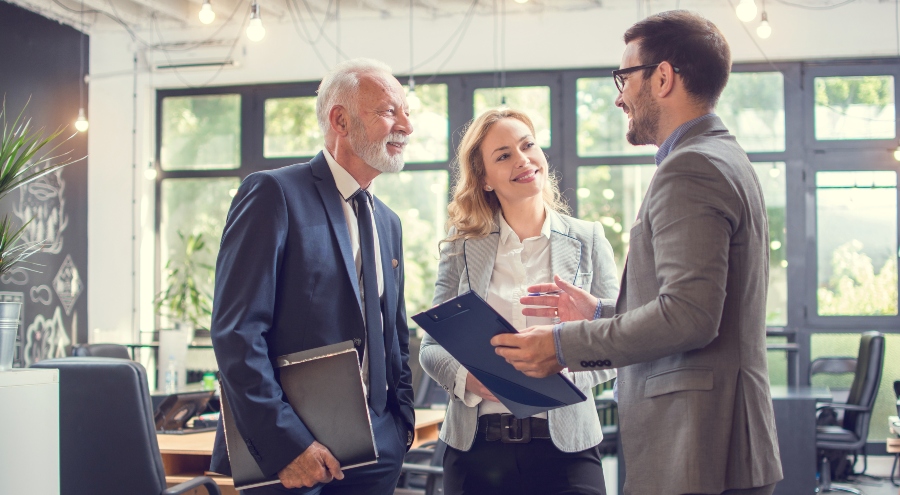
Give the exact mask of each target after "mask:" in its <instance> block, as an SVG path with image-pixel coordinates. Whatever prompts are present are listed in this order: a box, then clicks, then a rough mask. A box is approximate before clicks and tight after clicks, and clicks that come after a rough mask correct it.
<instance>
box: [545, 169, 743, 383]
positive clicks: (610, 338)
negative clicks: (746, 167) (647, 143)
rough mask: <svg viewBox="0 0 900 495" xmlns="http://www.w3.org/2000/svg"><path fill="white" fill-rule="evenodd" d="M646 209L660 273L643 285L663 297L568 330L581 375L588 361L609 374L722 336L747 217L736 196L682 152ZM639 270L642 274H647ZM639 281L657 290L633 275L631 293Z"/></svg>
mask: <svg viewBox="0 0 900 495" xmlns="http://www.w3.org/2000/svg"><path fill="white" fill-rule="evenodd" d="M645 202H646V205H647V207H648V210H647V221H646V222H645V225H643V230H642V232H641V234H640V235H642V236H651V237H650V239H649V240H650V245H651V246H652V253H653V254H652V256H653V259H652V262H653V264H654V268H655V272H654V271H653V270H649V273H646V274H645V277H651V276H655V278H656V283H658V285H659V291H658V295H657V296H656V297H655V298H654V299H652V300H651V301H649V302H647V303H646V304H644V305H643V306H640V307H637V308H629V311H628V312H626V313H624V314H620V315H616V316H615V317H613V318H603V319H600V320H595V321H587V322H571V323H567V324H565V326H564V327H563V329H562V331H561V332H560V341H561V344H562V346H561V347H562V350H563V355H564V356H565V357H566V361H567V363H568V364H570V365H574V366H575V367H576V368H577V367H578V363H579V362H580V361H581V360H582V359H585V360H592V359H593V360H596V359H603V360H608V361H609V362H610V367H622V366H627V365H630V364H635V363H640V362H647V361H652V360H655V359H659V358H662V357H665V356H668V355H672V354H679V353H684V352H687V351H690V350H693V349H699V348H702V347H705V346H706V345H707V344H709V343H710V342H712V340H713V339H715V338H716V336H718V328H719V323H720V320H721V317H722V308H723V305H724V301H725V284H726V281H727V278H728V256H729V249H730V242H731V237H732V235H733V233H734V229H735V226H736V225H738V223H739V222H740V221H741V215H742V213H741V207H740V203H739V202H738V201H737V197H736V193H735V192H734V190H733V188H732V186H731V184H730V183H729V182H728V181H727V180H726V179H725V177H724V176H723V175H722V173H721V172H720V171H719V170H718V169H717V168H716V167H715V165H714V164H713V163H712V162H711V161H710V159H709V158H707V157H706V156H705V155H702V154H700V153H696V152H683V153H680V154H679V155H678V156H677V157H676V156H671V155H670V159H669V160H667V161H666V162H665V163H663V164H662V165H661V166H660V167H659V169H658V170H657V172H656V176H655V177H654V179H653V185H652V186H651V189H650V191H648V195H647V199H646V200H645ZM636 241H637V240H636V239H635V238H632V243H634V242H636ZM632 254H634V248H632ZM640 262H641V260H634V263H635V266H636V268H637V269H638V271H641V270H643V271H645V272H646V271H647V266H646V265H644V268H641V267H640V266H638V265H637V264H638V263H640ZM647 262H649V260H648V261H647ZM632 277H634V278H632ZM641 280H644V281H643V282H641ZM633 281H635V282H636V283H645V284H649V283H651V282H652V280H650V281H648V279H647V278H644V279H639V278H638V275H637V274H634V275H632V274H631V273H629V279H628V284H629V290H638V288H637V287H632V285H633V284H632V282H633ZM653 289H654V290H655V285H654V287H653Z"/></svg>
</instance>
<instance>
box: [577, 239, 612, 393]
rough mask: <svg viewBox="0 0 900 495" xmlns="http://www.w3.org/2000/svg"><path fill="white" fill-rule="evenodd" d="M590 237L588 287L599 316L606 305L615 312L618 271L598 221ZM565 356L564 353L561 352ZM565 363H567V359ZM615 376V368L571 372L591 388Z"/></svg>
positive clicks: (604, 310) (605, 309) (603, 315)
mask: <svg viewBox="0 0 900 495" xmlns="http://www.w3.org/2000/svg"><path fill="white" fill-rule="evenodd" d="M592 227H593V229H592V239H591V263H592V264H593V270H594V277H593V278H592V279H591V287H590V289H589V291H590V293H591V295H593V296H594V297H596V298H598V299H600V304H601V305H602V307H601V309H602V311H603V312H602V313H601V318H602V317H605V315H606V314H607V313H608V311H607V307H609V308H611V310H610V312H611V313H614V312H615V305H616V298H617V297H618V295H619V277H618V275H619V272H618V270H616V260H615V257H614V255H613V250H612V245H610V243H609V240H608V239H607V238H606V235H605V234H604V232H603V225H602V224H601V223H600V222H592ZM563 357H564V358H565V354H563ZM566 363H567V364H569V365H572V364H575V363H569V361H568V359H567V360H566ZM615 377H616V370H615V369H605V370H594V371H590V372H579V373H573V379H574V380H575V384H576V385H579V386H581V385H582V384H585V385H587V386H589V387H591V388H593V387H596V386H597V385H599V384H601V383H604V382H608V381H609V380H612V379H613V378H615Z"/></svg>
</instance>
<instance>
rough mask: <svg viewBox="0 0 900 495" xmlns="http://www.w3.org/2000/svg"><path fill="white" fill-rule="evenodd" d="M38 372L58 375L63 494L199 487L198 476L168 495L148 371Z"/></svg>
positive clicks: (66, 364) (45, 364) (109, 365)
mask: <svg viewBox="0 0 900 495" xmlns="http://www.w3.org/2000/svg"><path fill="white" fill-rule="evenodd" d="M32 367H34V368H45V369H47V368H50V369H58V370H59V454H60V456H59V457H60V494H61V495H95V494H98V493H128V494H129V495H161V494H162V495H176V494H183V493H189V492H191V491H192V490H194V489H195V488H199V487H200V486H204V487H206V490H207V491H208V492H209V493H210V494H212V495H219V494H220V492H219V487H218V486H217V485H216V483H215V482H214V481H213V480H212V478H209V477H207V476H198V477H196V478H193V479H191V480H188V481H185V482H184V483H181V484H179V485H176V486H173V487H172V488H169V489H166V478H165V472H164V470H163V461H162V457H161V456H160V453H159V444H158V443H157V441H156V426H155V424H154V422H153V413H152V411H151V410H150V392H149V390H148V389H147V374H146V372H145V371H144V367H143V366H141V365H140V364H139V363H136V362H134V361H131V360H124V359H113V358H102V357H90V358H86V357H68V358H60V359H48V360H45V361H41V362H39V363H36V364H34V365H33V366H32Z"/></svg>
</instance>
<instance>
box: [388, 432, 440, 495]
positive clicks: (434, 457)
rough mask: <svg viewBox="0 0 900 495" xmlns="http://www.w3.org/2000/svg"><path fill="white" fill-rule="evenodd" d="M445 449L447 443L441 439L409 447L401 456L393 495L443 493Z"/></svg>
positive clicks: (438, 494) (437, 494)
mask: <svg viewBox="0 0 900 495" xmlns="http://www.w3.org/2000/svg"><path fill="white" fill-rule="evenodd" d="M445 450H447V444H446V443H444V442H443V441H441V440H437V441H436V442H428V443H425V444H422V445H420V446H419V447H417V448H414V449H410V450H409V452H407V453H406V456H405V457H404V458H403V466H402V467H401V468H400V480H399V481H398V483H397V489H396V490H395V491H394V495H443V493H444V468H443V463H444V451H445Z"/></svg>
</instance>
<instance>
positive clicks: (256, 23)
mask: <svg viewBox="0 0 900 495" xmlns="http://www.w3.org/2000/svg"><path fill="white" fill-rule="evenodd" d="M265 37H266V28H264V27H263V25H262V19H261V18H260V17H259V2H258V1H256V0H253V3H252V4H250V25H249V26H247V38H249V39H250V41H260V40H261V39H263V38H265Z"/></svg>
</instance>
